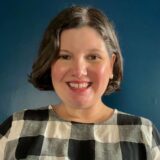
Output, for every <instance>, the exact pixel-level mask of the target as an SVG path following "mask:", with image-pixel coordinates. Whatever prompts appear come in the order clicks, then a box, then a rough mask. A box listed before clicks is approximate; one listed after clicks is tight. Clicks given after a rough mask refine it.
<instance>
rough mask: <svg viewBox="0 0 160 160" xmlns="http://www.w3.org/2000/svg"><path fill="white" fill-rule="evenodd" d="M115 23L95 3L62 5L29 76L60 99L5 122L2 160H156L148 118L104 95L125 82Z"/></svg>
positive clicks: (158, 146)
mask: <svg viewBox="0 0 160 160" xmlns="http://www.w3.org/2000/svg"><path fill="white" fill-rule="evenodd" d="M122 70H123V69H122V56H121V51H120V47H119V43H118V40H117V37H116V34H115V31H114V28H113V26H112V24H111V23H110V21H109V20H108V18H107V17H106V16H105V15H104V14H103V13H102V12H101V11H99V10H97V9H95V8H87V7H79V6H74V7H70V8H67V9H64V10H63V11H62V12H61V13H59V14H58V15H57V17H55V18H54V19H53V20H52V21H51V23H50V24H49V26H48V28H47V29H46V32H45V34H44V37H43V40H42V43H41V46H40V49H39V55H38V58H37V60H36V62H35V63H34V65H33V68H32V72H31V74H30V76H29V81H30V82H31V83H32V84H33V85H34V86H35V87H37V88H38V89H40V90H54V91H55V92H56V93H57V95H58V96H59V97H60V99H61V103H60V104H56V105H50V106H47V107H43V108H39V109H34V110H25V111H22V112H17V113H14V114H13V115H12V116H11V117H10V118H9V119H8V120H6V121H5V122H4V123H3V124H2V125H1V127H0V135H1V137H0V138H1V139H0V145H1V146H2V149H1V150H0V154H1V157H2V159H7V160H8V159H44V160H50V159H56V160H60V159H71V160H94V159H97V160H99V159H100V160H103V159H110V160H122V159H123V160H124V159H126V160H132V159H133V160H142V159H143V160H151V159H152V160H158V159H160V136H159V133H158V131H157V130H156V128H155V127H154V125H153V124H152V123H151V122H150V121H149V120H147V119H145V118H142V117H136V116H133V115H129V114H126V113H122V112H120V111H118V110H117V109H112V108H110V107H109V106H107V105H105V104H103V102H102V100H101V98H102V96H103V95H104V94H110V93H112V92H114V91H116V90H118V89H119V87H120V82H121V80H122Z"/></svg>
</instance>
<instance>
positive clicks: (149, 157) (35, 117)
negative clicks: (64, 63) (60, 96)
mask: <svg viewBox="0 0 160 160" xmlns="http://www.w3.org/2000/svg"><path fill="white" fill-rule="evenodd" d="M0 159H1V160H15V159H23V160H24V159H27V160H160V135H159V133H158V131H157V130H156V128H155V127H154V126H153V124H152V123H151V122H150V121H149V120H147V119H145V118H142V117H136V116H133V115H129V114H126V113H123V112H119V111H118V110H115V111H114V114H113V116H112V117H111V118H110V119H109V120H107V121H104V122H102V123H94V124H91V123H89V124H86V123H77V122H69V121H65V120H62V119H61V118H59V117H58V116H57V115H56V113H54V112H53V110H52V107H51V106H48V107H44V108H40V109H34V110H25V111H23V112H18V113H15V114H13V115H12V116H11V117H10V118H9V119H7V120H6V121H5V122H4V123H3V124H2V125H1V126H0Z"/></svg>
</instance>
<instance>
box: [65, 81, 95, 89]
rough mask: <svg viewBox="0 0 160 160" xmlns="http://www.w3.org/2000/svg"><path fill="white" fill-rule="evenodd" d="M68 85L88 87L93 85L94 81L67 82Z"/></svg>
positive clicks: (76, 87) (80, 87) (71, 86)
mask: <svg viewBox="0 0 160 160" xmlns="http://www.w3.org/2000/svg"><path fill="white" fill-rule="evenodd" d="M67 85H68V86H69V87H70V88H72V89H87V88H89V87H90V86H91V85H92V82H78V83H77V82H67Z"/></svg>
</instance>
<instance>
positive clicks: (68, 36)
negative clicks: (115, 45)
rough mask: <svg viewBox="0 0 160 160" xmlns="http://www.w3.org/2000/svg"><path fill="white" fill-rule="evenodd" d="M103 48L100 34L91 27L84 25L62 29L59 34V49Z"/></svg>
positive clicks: (103, 44)
mask: <svg viewBox="0 0 160 160" xmlns="http://www.w3.org/2000/svg"><path fill="white" fill-rule="evenodd" d="M91 48H97V49H105V42H104V40H103V38H102V37H101V35H100V34H99V33H98V32H97V31H96V30H95V29H94V28H92V27H88V26H84V27H81V28H73V29H67V30H64V31H63V32H62V33H61V36H60V49H72V50H74V49H75V50H76V49H91Z"/></svg>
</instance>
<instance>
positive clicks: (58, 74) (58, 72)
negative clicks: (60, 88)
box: [51, 63, 66, 82]
mask: <svg viewBox="0 0 160 160" xmlns="http://www.w3.org/2000/svg"><path fill="white" fill-rule="evenodd" d="M65 72H66V68H65V67H64V66H62V65H60V64H58V63H55V64H53V65H52V66H51V77H52V82H57V81H61V80H62V79H63V76H64V74H65Z"/></svg>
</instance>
